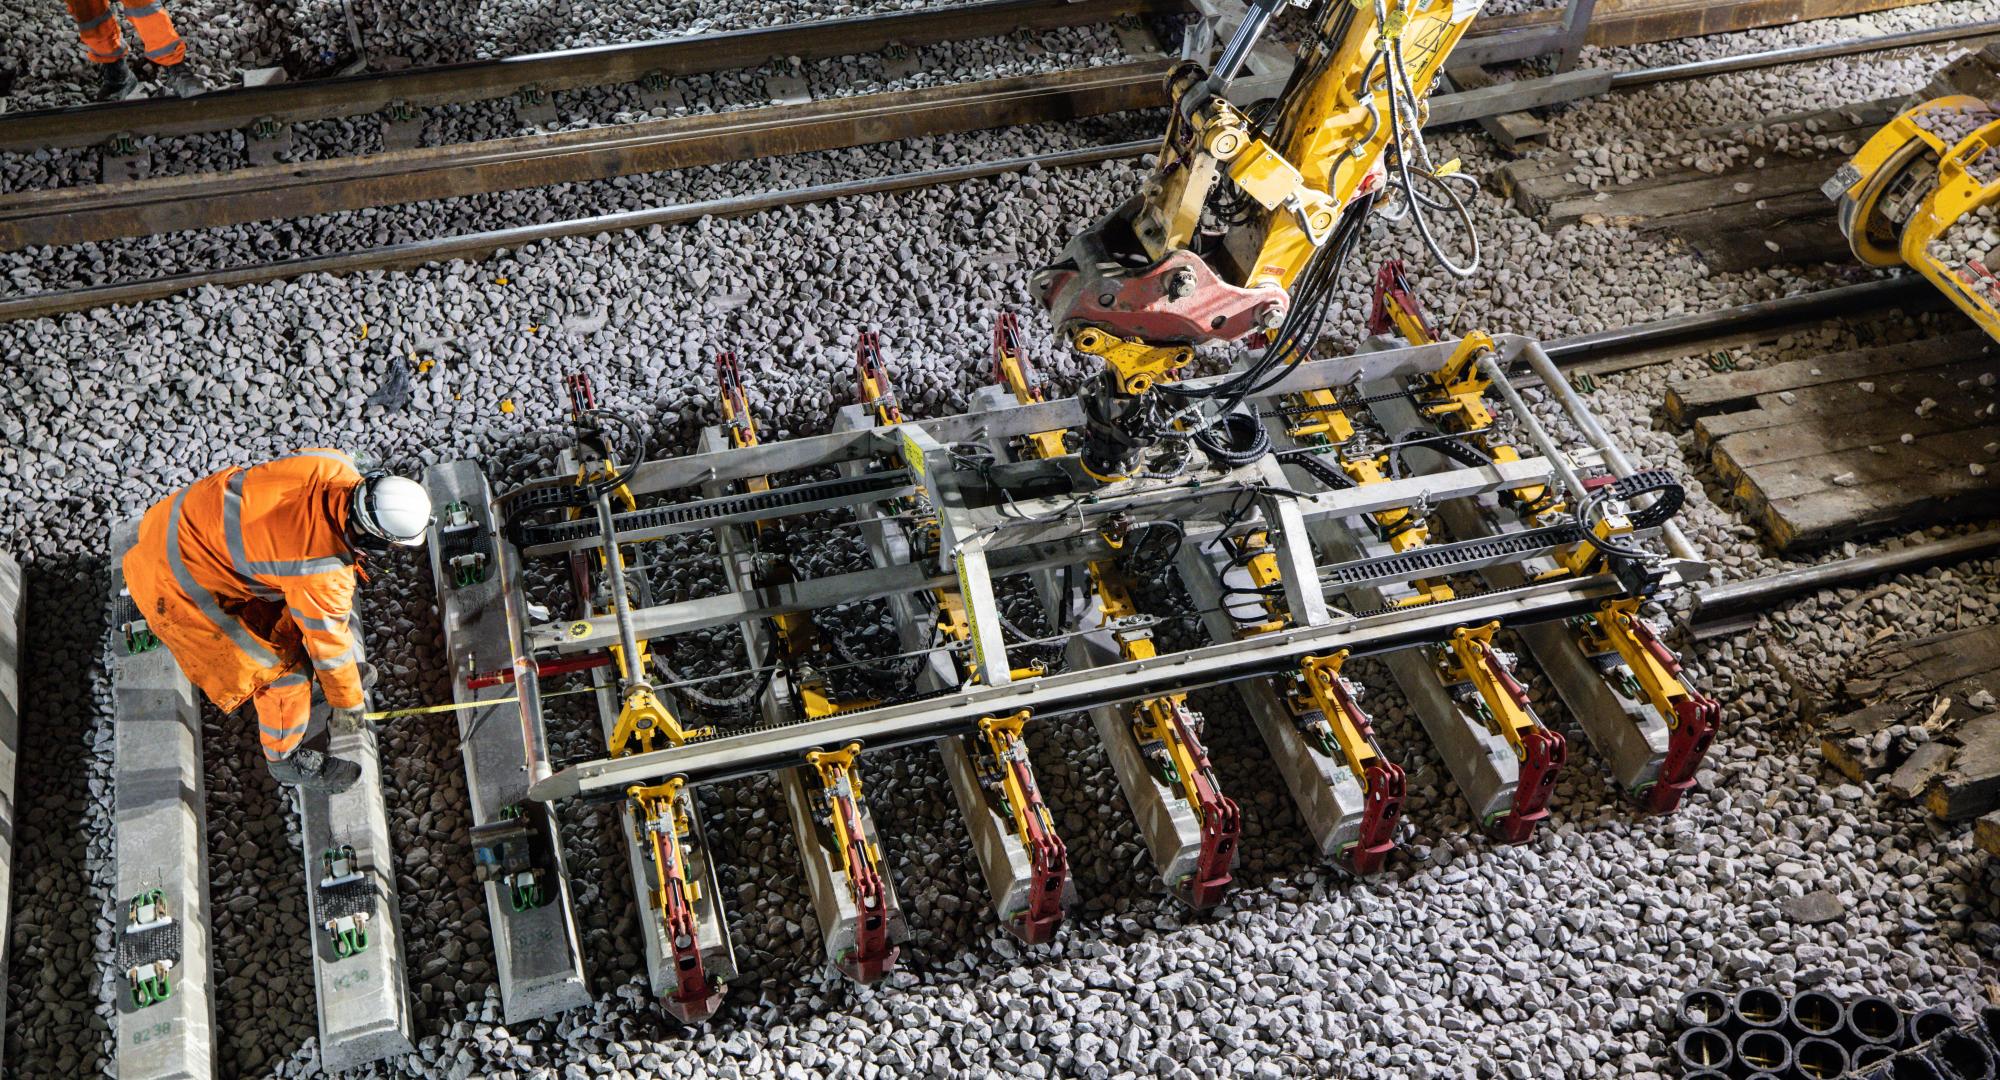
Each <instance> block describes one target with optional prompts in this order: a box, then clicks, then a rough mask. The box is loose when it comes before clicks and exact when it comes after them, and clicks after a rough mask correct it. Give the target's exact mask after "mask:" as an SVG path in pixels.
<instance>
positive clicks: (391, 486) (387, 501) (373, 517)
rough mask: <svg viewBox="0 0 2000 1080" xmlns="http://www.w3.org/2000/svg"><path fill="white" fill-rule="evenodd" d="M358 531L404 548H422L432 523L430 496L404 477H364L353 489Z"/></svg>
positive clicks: (353, 509)
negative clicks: (425, 535)
mask: <svg viewBox="0 0 2000 1080" xmlns="http://www.w3.org/2000/svg"><path fill="white" fill-rule="evenodd" d="M350 516H351V517H352V518H353V522H352V524H353V528H354V531H355V532H358V533H361V534H363V535H365V536H372V537H374V538H375V539H377V540H385V541H388V542H389V543H391V544H401V545H402V546H404V547H420V546H422V545H423V542H424V533H425V532H426V531H427V530H428V529H429V528H430V526H431V495H430V492H428V491H425V490H424V486H423V485H422V484H419V483H417V482H416V481H415V480H411V479H410V478H408V477H404V476H385V475H380V474H377V475H372V476H368V477H364V478H363V479H362V481H361V483H360V485H359V486H357V487H356V488H355V489H354V505H353V507H352V509H351V514H350Z"/></svg>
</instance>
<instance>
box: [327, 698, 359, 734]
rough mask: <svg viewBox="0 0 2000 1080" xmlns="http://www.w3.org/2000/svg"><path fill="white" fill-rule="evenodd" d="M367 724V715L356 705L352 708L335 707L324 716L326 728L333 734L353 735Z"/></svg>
mask: <svg viewBox="0 0 2000 1080" xmlns="http://www.w3.org/2000/svg"><path fill="white" fill-rule="evenodd" d="M367 726H368V719H367V716H366V715H365V714H364V713H363V711H362V708H361V707H360V706H358V705H357V706H355V707H354V708H352V709H335V710H333V711H332V712H331V713H328V714H327V717H326V729H327V730H328V731H330V732H332V733H333V734H335V735H353V734H355V733H356V732H359V731H360V730H361V729H363V728H365V727H367Z"/></svg>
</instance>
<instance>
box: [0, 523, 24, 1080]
mask: <svg viewBox="0 0 2000 1080" xmlns="http://www.w3.org/2000/svg"><path fill="white" fill-rule="evenodd" d="M27 618H28V605H27V597H26V595H25V594H24V592H23V590H22V582H21V565H20V564H19V563H17V562H15V561H14V559H13V557H12V556H10V555H8V554H7V553H6V552H5V551H0V987H4V986H6V985H7V939H8V937H9V936H10V935H9V934H8V931H7V927H8V925H9V924H8V916H9V914H10V909H9V897H10V896H11V894H12V889H13V876H14V875H13V863H14V763H15V761H16V759H17V758H18V757H19V755H20V749H21V657H22V655H23V654H22V652H21V642H22V640H23V638H24V636H25V632H26V629H27ZM6 1041H7V995H6V994H5V993H0V1052H4V1050H5V1047H6ZM4 1064H5V1062H4V1060H0V1066H4Z"/></svg>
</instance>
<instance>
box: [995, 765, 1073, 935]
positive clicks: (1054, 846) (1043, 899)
mask: <svg viewBox="0 0 2000 1080" xmlns="http://www.w3.org/2000/svg"><path fill="white" fill-rule="evenodd" d="M1008 767H1009V768H1011V769H1012V770H1013V771H1014V777H1015V781H1016V782H1017V783H1018V784H1020V785H1021V790H1022V791H1023V792H1025V793H1026V794H1027V797H1028V801H1029V804H1030V805H1031V806H1033V807H1034V808H1035V811H1034V812H1033V813H1030V814H1029V815H1028V844H1027V847H1028V859H1029V863H1030V866H1031V868H1032V873H1033V877H1032V878H1031V879H1030V881H1029V884H1028V907H1027V910H1025V911H1023V912H1021V914H1019V915H1018V916H1016V917H1015V918H1014V920H1013V922H1012V924H1011V925H1009V926H1008V929H1009V930H1011V931H1013V933H1014V936H1015V937H1018V938H1020V939H1021V941H1022V942H1023V943H1025V944H1028V945H1041V944H1045V943H1046V942H1048V941H1049V940H1050V939H1052V938H1054V937H1055V936H1056V927H1058V926H1061V925H1062V919H1063V889H1064V888H1065V887H1067V886H1068V884H1069V849H1068V848H1066V847H1064V846H1063V842H1062V838H1061V837H1059V836H1057V835H1056V833H1055V830H1054V829H1051V828H1049V827H1048V826H1047V824H1046V822H1044V820H1043V818H1042V814H1043V813H1045V811H1044V810H1043V809H1042V807H1043V805H1044V804H1043V803H1042V793H1041V791H1040V790H1039V789H1038V788H1036V786H1035V777H1034V774H1033V772H1031V771H1030V770H1029V769H1028V765H1027V763H1026V762H1023V761H1014V762H1009V763H1008Z"/></svg>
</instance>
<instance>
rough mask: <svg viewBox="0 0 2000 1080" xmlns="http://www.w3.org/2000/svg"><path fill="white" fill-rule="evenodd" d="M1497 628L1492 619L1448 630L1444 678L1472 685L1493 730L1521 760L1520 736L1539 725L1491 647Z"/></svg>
mask: <svg viewBox="0 0 2000 1080" xmlns="http://www.w3.org/2000/svg"><path fill="white" fill-rule="evenodd" d="M1499 629H1500V623H1499V621H1498V620H1495V621H1493V622H1490V623H1487V624H1486V625H1484V626H1461V627H1459V628H1458V629H1456V630H1454V631H1452V632H1451V640H1450V643H1449V645H1448V646H1447V648H1448V650H1449V655H1450V657H1451V661H1452V662H1451V664H1450V665H1449V666H1448V668H1447V670H1446V672H1445V678H1446V680H1447V681H1448V682H1453V683H1463V682H1469V683H1471V684H1472V687H1473V689H1474V690H1475V691H1477V692H1478V694H1479V700H1480V701H1482V702H1484V703H1485V705H1486V711H1487V714H1488V716H1489V718H1490V720H1491V723H1492V724H1493V727H1494V729H1495V730H1496V732H1497V733H1498V734H1499V735H1500V737H1501V738H1503V739H1506V740H1507V745H1509V746H1511V747H1513V748H1514V754H1515V756H1517V757H1519V758H1520V759H1521V760H1523V761H1525V760H1527V757H1528V749H1527V743H1526V741H1525V740H1524V739H1523V737H1522V736H1523V735H1524V734H1525V733H1526V732H1529V731H1532V730H1534V729H1535V728H1537V727H1539V726H1540V725H1539V724H1537V723H1536V722H1535V718H1534V716H1533V715H1532V714H1530V713H1529V712H1528V707H1527V702H1526V698H1527V693H1526V691H1523V690H1522V689H1521V685H1520V684H1519V683H1517V682H1515V681H1514V677H1513V676H1512V675H1511V674H1509V673H1508V672H1507V671H1506V670H1505V669H1504V667H1503V666H1502V664H1501V662H1500V656H1499V654H1498V653H1496V652H1494V650H1493V635H1494V633H1495V632H1496V631H1498V630H1499Z"/></svg>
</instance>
